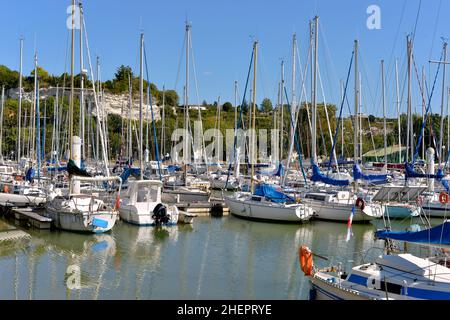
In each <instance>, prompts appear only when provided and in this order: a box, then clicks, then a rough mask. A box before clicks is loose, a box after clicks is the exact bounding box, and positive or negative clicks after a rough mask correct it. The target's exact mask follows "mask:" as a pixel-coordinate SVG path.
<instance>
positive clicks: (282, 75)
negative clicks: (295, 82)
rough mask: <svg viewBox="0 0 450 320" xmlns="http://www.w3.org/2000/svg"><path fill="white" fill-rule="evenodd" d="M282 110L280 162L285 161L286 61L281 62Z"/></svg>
mask: <svg viewBox="0 0 450 320" xmlns="http://www.w3.org/2000/svg"><path fill="white" fill-rule="evenodd" d="M280 108H281V120H280V162H281V161H283V151H284V144H283V142H284V141H283V140H284V60H282V61H281V89H280Z"/></svg>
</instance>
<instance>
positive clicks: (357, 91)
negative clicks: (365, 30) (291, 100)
mask: <svg viewBox="0 0 450 320" xmlns="http://www.w3.org/2000/svg"><path fill="white" fill-rule="evenodd" d="M358 115H359V72H358V40H355V119H354V124H353V126H354V160H355V165H357V164H358V163H359V151H358V150H359V148H358V140H359V139H358V132H359V122H358V118H359V117H358ZM355 190H358V181H357V180H355Z"/></svg>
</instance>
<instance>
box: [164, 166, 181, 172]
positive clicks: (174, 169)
mask: <svg viewBox="0 0 450 320" xmlns="http://www.w3.org/2000/svg"><path fill="white" fill-rule="evenodd" d="M167 171H169V172H176V171H181V168H180V167H179V166H175V165H172V164H171V165H169V166H168V167H167Z"/></svg>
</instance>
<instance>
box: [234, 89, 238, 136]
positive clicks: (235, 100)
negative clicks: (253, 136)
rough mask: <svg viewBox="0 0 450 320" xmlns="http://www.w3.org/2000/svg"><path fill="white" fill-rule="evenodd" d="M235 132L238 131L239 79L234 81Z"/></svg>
mask: <svg viewBox="0 0 450 320" xmlns="http://www.w3.org/2000/svg"><path fill="white" fill-rule="evenodd" d="M234 128H235V129H234V134H235V135H236V132H237V81H234Z"/></svg>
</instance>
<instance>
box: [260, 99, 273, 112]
mask: <svg viewBox="0 0 450 320" xmlns="http://www.w3.org/2000/svg"><path fill="white" fill-rule="evenodd" d="M261 110H262V111H263V112H270V111H272V110H273V105H272V101H270V99H268V98H265V99H264V100H263V101H262V102H261Z"/></svg>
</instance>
